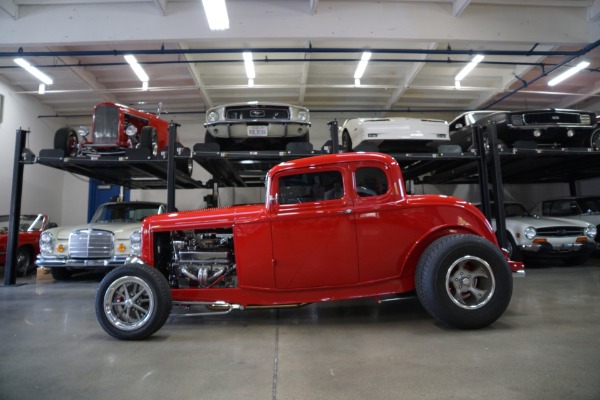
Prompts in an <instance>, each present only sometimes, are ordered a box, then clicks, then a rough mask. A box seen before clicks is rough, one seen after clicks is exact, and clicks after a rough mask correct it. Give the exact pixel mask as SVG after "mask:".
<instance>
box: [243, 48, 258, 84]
mask: <svg viewBox="0 0 600 400" xmlns="http://www.w3.org/2000/svg"><path fill="white" fill-rule="evenodd" d="M242 55H243V56H244V67H246V77H247V78H248V79H254V78H256V72H255V71H254V61H253V60H252V53H251V52H249V51H245V52H244V53H243V54H242Z"/></svg>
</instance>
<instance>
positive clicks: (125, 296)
mask: <svg viewBox="0 0 600 400" xmlns="http://www.w3.org/2000/svg"><path fill="white" fill-rule="evenodd" d="M171 307H172V300H171V290H170V288H169V284H168V282H167V280H166V279H165V277H164V276H163V275H162V274H161V273H160V272H159V271H157V270H156V269H154V268H151V267H149V266H147V265H143V264H128V265H124V266H122V267H118V268H115V269H114V270H112V271H111V272H109V273H108V274H107V275H106V276H105V277H104V279H102V282H100V286H99V287H98V292H97V293H96V317H97V318H98V322H99V323H100V326H102V328H103V329H104V330H105V331H106V332H107V333H108V334H109V335H111V336H113V337H115V338H117V339H121V340H141V339H145V338H147V337H149V336H150V335H152V334H154V333H155V332H156V331H157V330H159V329H160V328H161V327H162V326H163V325H164V324H165V322H166V321H167V318H169V314H170V312H171Z"/></svg>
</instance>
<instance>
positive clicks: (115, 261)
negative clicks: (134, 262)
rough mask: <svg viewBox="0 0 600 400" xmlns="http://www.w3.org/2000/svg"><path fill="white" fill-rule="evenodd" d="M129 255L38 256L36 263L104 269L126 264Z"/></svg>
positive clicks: (43, 265)
mask: <svg viewBox="0 0 600 400" xmlns="http://www.w3.org/2000/svg"><path fill="white" fill-rule="evenodd" d="M127 257H128V256H115V257H112V258H105V259H98V260H95V259H92V260H80V259H70V258H67V257H42V256H38V259H37V260H36V261H35V264H36V265H37V266H39V267H48V268H56V267H65V268H81V269H96V268H98V269H102V268H112V267H118V266H120V265H123V264H125V261H126V260H127Z"/></svg>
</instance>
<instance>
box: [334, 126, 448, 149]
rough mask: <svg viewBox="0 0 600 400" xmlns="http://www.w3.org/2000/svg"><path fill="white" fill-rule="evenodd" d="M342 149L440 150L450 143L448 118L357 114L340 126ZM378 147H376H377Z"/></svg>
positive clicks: (339, 134)
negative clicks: (366, 115)
mask: <svg viewBox="0 0 600 400" xmlns="http://www.w3.org/2000/svg"><path fill="white" fill-rule="evenodd" d="M338 139H339V143H340V147H341V149H342V151H344V152H348V151H353V150H354V151H361V150H378V151H382V152H394V151H400V152H427V153H432V152H435V153H437V148H438V146H439V145H440V144H445V143H446V144H449V143H450V142H449V140H450V136H449V133H448V122H446V121H443V120H439V119H429V118H404V117H397V118H353V119H348V120H346V121H345V122H344V125H343V126H342V127H341V128H340V129H339V132H338ZM374 147H375V148H374Z"/></svg>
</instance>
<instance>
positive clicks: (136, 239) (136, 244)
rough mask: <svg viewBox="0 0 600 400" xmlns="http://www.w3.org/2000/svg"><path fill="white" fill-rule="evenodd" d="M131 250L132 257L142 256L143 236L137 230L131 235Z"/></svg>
mask: <svg viewBox="0 0 600 400" xmlns="http://www.w3.org/2000/svg"><path fill="white" fill-rule="evenodd" d="M129 248H130V249H131V255H132V256H139V255H141V254H142V234H141V233H140V231H139V230H135V231H133V232H131V235H129Z"/></svg>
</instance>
